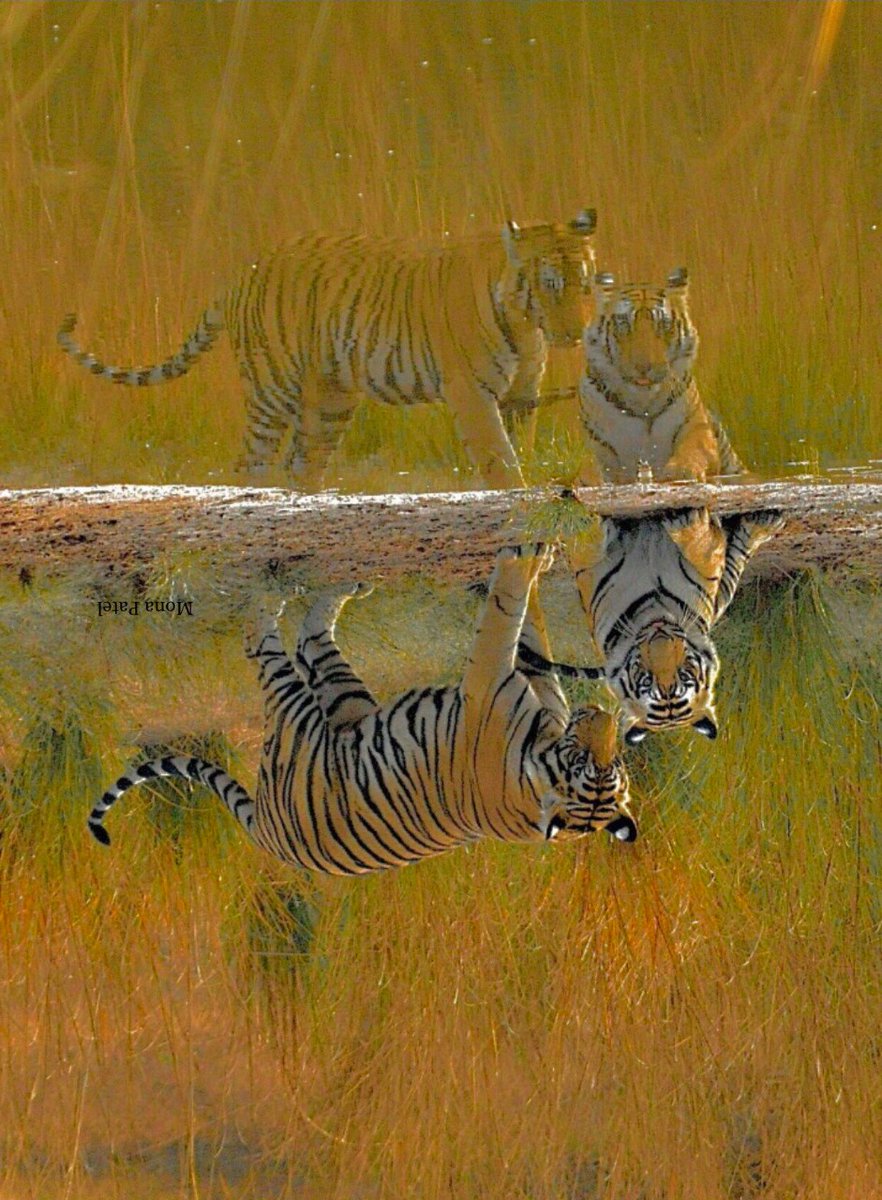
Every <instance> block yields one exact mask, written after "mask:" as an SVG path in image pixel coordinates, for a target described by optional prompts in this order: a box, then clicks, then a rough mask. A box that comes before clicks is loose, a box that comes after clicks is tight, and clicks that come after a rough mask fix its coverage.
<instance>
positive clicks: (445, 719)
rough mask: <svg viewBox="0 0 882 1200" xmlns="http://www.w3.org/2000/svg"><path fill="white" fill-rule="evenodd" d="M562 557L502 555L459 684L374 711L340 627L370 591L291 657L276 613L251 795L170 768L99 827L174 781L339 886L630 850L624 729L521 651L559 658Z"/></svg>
mask: <svg viewBox="0 0 882 1200" xmlns="http://www.w3.org/2000/svg"><path fill="white" fill-rule="evenodd" d="M550 561H551V552H550V551H549V550H548V549H547V548H546V547H544V546H542V545H537V544H532V545H528V546H522V547H512V548H506V549H504V550H502V551H501V552H500V554H499V556H498V558H497V562H496V569H495V571H494V574H493V579H492V582H491V585H490V593H489V596H488V598H487V601H486V605H485V608H484V613H483V616H482V617H481V619H480V622H479V624H478V628H477V631H476V633H475V638H474V642H473V645H472V650H471V654H470V657H469V661H468V664H467V666H466V669H465V673H464V675H463V679H462V682H461V683H460V685H459V686H458V687H447V688H434V687H427V688H418V689H414V690H412V691H409V692H406V693H404V695H402V696H399V697H398V699H397V700H394V701H392V702H390V703H388V704H385V705H379V704H378V703H377V702H376V700H375V699H374V698H373V696H372V695H371V694H370V692H369V690H368V689H367V687H366V686H365V684H364V683H363V681H362V680H361V679H359V678H358V677H357V676H356V675H355V673H354V672H353V670H352V668H351V667H350V665H349V664H348V663H347V662H346V660H345V659H344V658H343V656H342V655H341V653H340V651H339V649H338V648H337V645H336V642H335V640H334V626H335V623H336V620H337V617H338V615H339V613H340V610H341V609H342V607H343V605H344V604H345V603H346V601H347V600H348V599H350V597H352V596H354V595H358V594H362V593H363V592H364V590H365V589H364V588H362V587H361V586H359V585H356V586H351V587H348V588H336V589H331V590H329V591H327V592H325V593H322V594H321V595H320V596H319V598H318V599H317V600H316V602H315V603H314V604H313V606H312V608H311V609H310V610H309V612H308V613H307V615H306V617H305V618H304V621H303V624H302V626H301V630H300V636H299V639H298V643H297V649H296V652H295V655H294V657H293V658H290V657H289V656H288V655H287V654H286V652H285V650H284V647H283V646H282V643H281V640H280V638H279V633H278V628H277V625H276V620H275V618H274V617H267V618H266V619H265V620H263V622H262V623H260V624H259V626H258V628H257V629H256V631H255V632H254V633H253V635H252V636H251V637H250V638H249V643H248V647H247V652H248V654H249V656H250V657H252V658H254V659H255V660H256V661H257V665H258V671H259V676H260V684H261V690H262V692H263V696H264V703H265V720H266V734H265V740H264V750H263V757H262V760H261V764H260V769H259V774H258V784H257V790H256V793H255V795H254V798H253V799H252V797H251V796H250V795H249V794H248V793H247V792H246V790H245V789H244V788H243V787H242V786H241V785H240V784H238V783H237V782H236V781H235V780H234V779H233V778H232V777H231V776H230V775H228V774H227V772H226V771H224V770H223V769H222V768H220V767H218V766H215V765H213V764H211V763H208V762H204V761H202V760H200V759H193V758H191V759H188V758H183V757H166V758H162V759H158V760H154V761H152V762H149V763H143V764H141V765H140V766H138V767H135V768H133V769H132V770H131V771H130V772H128V773H127V774H125V775H123V776H122V777H121V778H120V779H119V780H118V781H117V782H116V784H114V786H113V787H111V788H110V789H109V790H108V791H107V792H105V794H104V795H103V796H102V798H101V799H100V800H99V801H98V803H97V804H96V805H95V807H94V808H93V810H92V812H91V815H90V817H89V825H90V828H91V830H92V832H93V834H94V835H95V836H96V837H97V838H98V840H99V841H101V842H104V843H107V842H109V840H110V839H109V837H108V834H107V831H106V830H105V828H104V818H105V816H106V814H107V812H108V810H109V809H110V807H111V806H112V805H113V804H114V803H115V802H116V800H117V799H118V798H119V797H120V796H121V795H122V794H123V793H124V792H125V791H127V790H128V789H129V788H130V787H133V786H134V785H136V784H138V783H143V782H145V781H147V780H150V779H154V778H156V777H158V776H164V775H176V776H180V777H183V778H186V779H193V780H197V781H199V782H201V783H203V784H205V785H206V786H207V787H209V788H211V789H212V790H213V791H214V792H215V793H216V794H217V795H218V796H220V798H221V799H222V800H223V801H224V803H225V804H226V805H227V807H228V808H229V810H230V812H231V813H232V814H233V815H234V816H235V817H236V818H237V820H238V821H239V822H240V824H241V825H242V826H243V827H244V828H245V830H246V832H247V833H248V834H249V835H250V837H251V838H252V839H253V840H254V841H255V842H256V843H257V844H258V845H259V846H261V847H262V848H263V849H265V850H268V851H269V852H270V853H271V854H274V855H275V856H276V857H277V858H279V859H281V860H282V861H284V862H287V863H291V864H294V865H298V866H301V867H306V868H308V869H312V870H316V871H323V872H327V873H330V874H336V875H359V874H364V873H366V872H370V871H377V870H382V869H384V868H390V867H400V866H404V865H405V864H406V863H410V862H414V861H417V860H419V859H422V858H427V857H430V856H432V855H436V854H440V853H442V852H443V851H445V850H449V849H451V848H452V847H454V846H458V845H462V844H464V843H466V842H471V841H474V840H476V839H478V838H482V837H491V838H498V839H500V840H502V841H508V842H542V841H546V840H549V839H552V838H557V839H565V838H573V837H579V836H581V835H583V834H587V833H590V832H592V831H593V830H598V829H606V830H607V831H608V832H609V833H611V834H613V835H615V837H616V838H618V839H619V840H621V841H633V840H634V839H635V838H636V836H637V826H636V824H635V822H634V820H633V818H632V817H631V814H630V797H629V789H628V777H627V773H626V771H625V768H624V765H623V763H622V761H621V759H620V758H619V755H618V752H617V737H618V732H617V722H616V719H615V718H614V717H613V716H612V715H611V714H609V713H607V712H605V711H603V710H602V709H600V708H597V707H593V706H592V707H586V708H582V709H578V710H576V711H575V712H573V713H570V711H569V708H568V706H567V703H566V700H565V699H564V696H563V693H562V692H561V690H560V687H559V685H558V682H557V678H556V676H555V675H554V673H553V671H550V670H547V669H543V668H535V667H533V666H530V665H527V664H526V663H525V662H524V661H523V660H522V659H521V658H520V657H519V653H518V644H519V641H520V642H522V643H523V644H525V645H526V646H528V647H529V648H530V649H531V650H532V652H533V654H534V656H536V657H540V658H543V657H544V658H545V659H546V660H547V659H548V658H549V657H550V651H549V647H548V641H547V637H546V634H545V629H544V623H543V621H542V616H541V613H540V610H539V607H538V601H537V597H536V587H537V581H538V577H539V574H540V572H541V571H542V570H543V569H545V568H547V567H548V566H549V565H550Z"/></svg>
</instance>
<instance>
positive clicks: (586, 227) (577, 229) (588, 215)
mask: <svg viewBox="0 0 882 1200" xmlns="http://www.w3.org/2000/svg"><path fill="white" fill-rule="evenodd" d="M596 228H597V209H596V208H583V209H581V210H580V211H579V212H577V213H576V216H575V217H574V219H573V220H572V221H570V229H571V230H572V231H573V233H583V234H585V235H586V236H587V235H588V234H592V233H593V232H594V230H595V229H596Z"/></svg>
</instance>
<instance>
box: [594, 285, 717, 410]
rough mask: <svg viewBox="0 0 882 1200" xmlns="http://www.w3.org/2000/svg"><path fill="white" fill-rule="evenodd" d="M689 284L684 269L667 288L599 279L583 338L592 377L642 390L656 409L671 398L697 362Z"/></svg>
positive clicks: (619, 389)
mask: <svg viewBox="0 0 882 1200" xmlns="http://www.w3.org/2000/svg"><path fill="white" fill-rule="evenodd" d="M688 286H689V285H688V276H687V273H686V270H685V268H682V267H681V268H679V269H678V270H677V271H673V272H672V273H671V274H670V275H669V276H668V280H667V286H666V287H663V288H653V287H650V286H649V285H647V284H625V285H623V286H617V285H616V282H615V280H614V279H613V277H612V275H598V276H597V277H596V280H595V289H594V299H595V306H596V312H595V317H594V320H593V321H592V322H591V324H590V325H588V326H587V327H586V329H585V332H584V336H583V346H584V349H585V361H586V365H587V368H588V371H589V373H590V374H592V375H593V376H594V377H595V378H597V379H599V380H601V381H602V382H603V383H605V384H606V385H607V386H608V387H609V388H610V389H611V390H612V391H614V392H615V393H617V394H620V393H622V392H628V391H629V390H630V391H633V390H634V389H638V390H639V391H640V392H641V393H643V394H644V397H645V400H646V403H647V406H648V410H649V411H651V406H652V401H653V400H654V399H656V398H660V397H666V396H668V395H669V394H670V392H671V391H672V389H673V388H674V387H675V386H676V384H678V383H680V382H682V381H684V380H685V379H686V378H687V377H688V376H689V374H690V373H691V371H692V368H693V366H694V364H695V357H696V354H697V351H698V334H697V333H696V331H695V327H694V325H693V324H692V321H691V319H690V316H689V305H688ZM647 415H648V412H647Z"/></svg>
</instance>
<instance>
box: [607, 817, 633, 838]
mask: <svg viewBox="0 0 882 1200" xmlns="http://www.w3.org/2000/svg"><path fill="white" fill-rule="evenodd" d="M606 832H607V833H610V834H612V836H613V837H614V838H617V839H618V840H619V841H620V842H636V841H637V822H636V821H635V820H634V819H633V818H632V817H616V818H615V820H613V821H610V823H609V824H608V825H607V826H606Z"/></svg>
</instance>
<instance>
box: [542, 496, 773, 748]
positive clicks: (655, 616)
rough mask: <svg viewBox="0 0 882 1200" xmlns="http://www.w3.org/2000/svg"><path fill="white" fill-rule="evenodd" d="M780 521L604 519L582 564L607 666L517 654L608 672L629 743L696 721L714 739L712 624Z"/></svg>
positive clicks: (579, 573) (585, 594)
mask: <svg viewBox="0 0 882 1200" xmlns="http://www.w3.org/2000/svg"><path fill="white" fill-rule="evenodd" d="M783 525H784V522H783V520H782V519H781V517H780V515H779V514H778V513H776V512H754V513H745V514H743V515H736V516H728V517H722V518H719V517H717V516H716V515H712V514H711V513H710V512H709V511H708V510H707V509H706V508H705V509H684V510H682V511H680V512H674V513H666V514H661V515H658V516H651V517H642V518H639V519H628V520H624V519H621V518H614V517H605V518H604V519H603V521H602V530H603V550H602V553H600V554H599V555H597V557H596V559H595V560H594V561H593V562H590V563H586V562H584V561H583V563H582V564H581V565H580V566H578V567H577V569H576V582H577V584H578V587H579V596H580V599H581V602H582V607H583V608H584V610H585V613H586V614H587V617H588V624H589V627H590V629H591V634H592V637H593V639H594V643H595V645H596V646H597V649H598V652H599V654H600V656H601V659H602V666H601V667H571V666H568V665H567V664H560V663H551V662H549V661H548V659H547V658H540V657H537V656H535V655H534V654H533V653H532V651H531V647H522V650H521V653H522V655H523V656H524V657H525V658H526V660H527V661H529V662H530V663H531V664H533V665H534V666H535V667H536V669H537V670H541V669H554V670H556V671H558V672H559V673H562V674H565V675H570V676H575V677H582V678H589V679H596V678H597V677H598V676H602V677H603V678H605V679H606V682H607V685H608V686H609V688H610V690H611V691H612V693H613V695H614V696H615V697H616V699H617V700H618V702H619V704H620V705H621V708H622V710H623V714H624V720H625V742H626V744H628V745H630V746H633V745H635V744H636V743H637V742H641V741H642V740H643V739H644V738H645V737H646V735H647V733H649V732H650V731H655V730H661V729H671V728H678V727H681V726H691V727H692V728H693V729H694V730H695V731H696V732H697V733H701V734H704V736H705V737H708V738H715V737H716V736H717V717H716V711H715V708H714V686H715V683H716V680H717V675H718V673H719V669H720V661H719V657H718V655H717V651H716V647H715V646H714V643H713V640H712V638H711V628H712V626H713V625H714V624H716V622H717V621H718V620H719V619H720V617H721V616H722V615H723V613H724V612H725V611H726V609H727V608H728V607H729V604H730V603H731V602H732V598H733V596H734V595H735V591H736V589H737V587H738V584H739V582H740V580H741V576H742V574H743V573H744V568H745V567H746V566H747V563H748V561H749V560H750V557H751V555H752V554H753V553H754V551H755V550H756V549H757V547H758V546H760V545H762V543H763V542H765V541H767V540H768V539H769V538H770V537H772V536H773V535H774V533H775V532H776V531H777V530H779V529H780V528H782V527H783Z"/></svg>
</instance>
